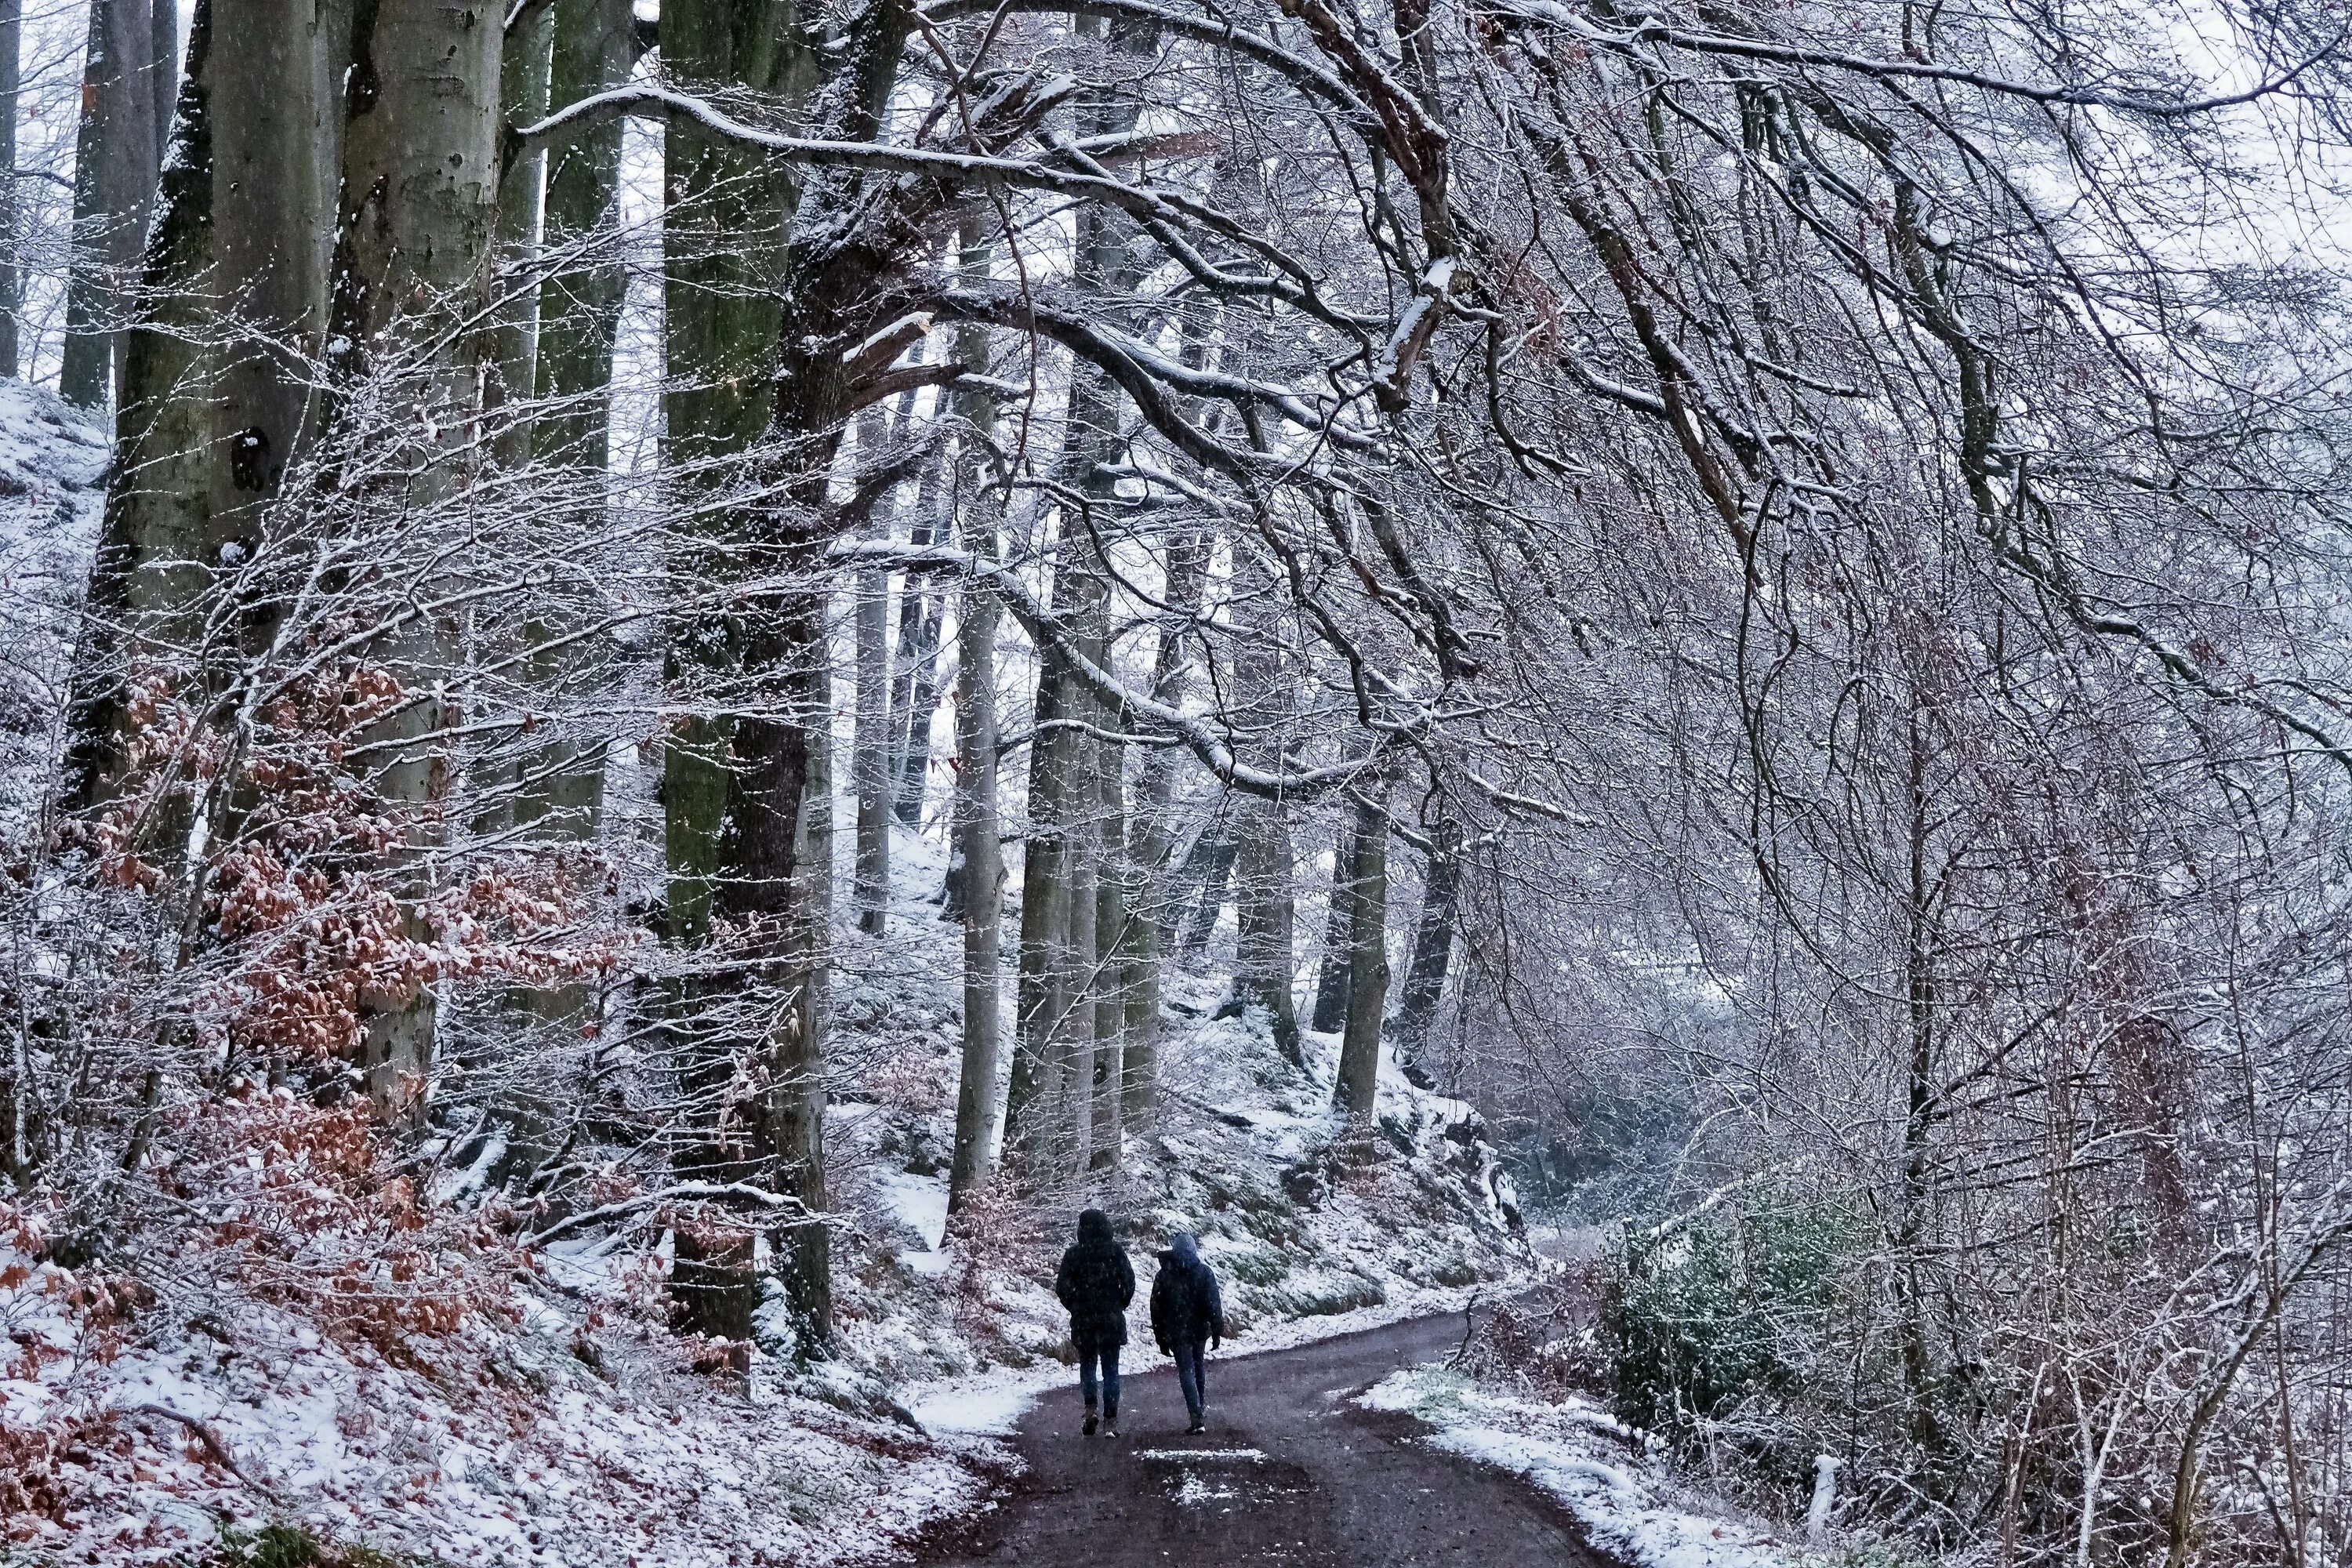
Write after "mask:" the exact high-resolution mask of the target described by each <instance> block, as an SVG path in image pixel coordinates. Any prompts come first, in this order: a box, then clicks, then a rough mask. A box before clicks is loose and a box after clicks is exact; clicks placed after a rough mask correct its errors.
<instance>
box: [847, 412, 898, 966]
mask: <svg viewBox="0 0 2352 1568" xmlns="http://www.w3.org/2000/svg"><path fill="white" fill-rule="evenodd" d="M864 427H865V428H866V429H869V430H874V431H877V432H878V431H879V429H880V427H881V421H880V420H879V419H874V418H870V417H869V418H868V419H867V420H866V424H865V426H864ZM859 446H860V452H859V457H860V458H861V460H866V461H870V460H872V454H870V453H869V452H868V451H867V450H866V444H865V443H863V442H861V443H859ZM852 593H853V595H855V598H856V622H857V625H856V659H857V712H856V720H857V727H856V755H855V759H854V763H853V766H852V768H851V787H852V788H853V789H855V790H856V794H857V878H856V889H855V893H854V895H853V896H854V898H855V900H856V909H857V929H858V930H859V931H864V932H865V933H866V935H868V936H880V935H881V934H882V933H883V931H884V930H885V929H886V927H887V925H888V923H889V910H890V823H891V820H892V812H891V795H892V788H891V786H892V784H893V783H894V782H895V781H894V780H893V778H892V776H891V771H890V741H891V731H890V574H888V573H887V572H880V571H867V572H860V573H858V574H857V575H856V582H855V584H854V585H853V588H852Z"/></svg>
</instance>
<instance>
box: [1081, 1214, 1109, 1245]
mask: <svg viewBox="0 0 2352 1568" xmlns="http://www.w3.org/2000/svg"><path fill="white" fill-rule="evenodd" d="M1110 1239H1111V1234H1110V1215H1107V1214H1105V1213H1103V1211H1102V1210H1100V1209H1087V1210H1086V1211H1085V1212H1083V1213H1081V1214H1080V1215H1078V1240H1079V1241H1080V1242H1088V1241H1108V1240H1110Z"/></svg>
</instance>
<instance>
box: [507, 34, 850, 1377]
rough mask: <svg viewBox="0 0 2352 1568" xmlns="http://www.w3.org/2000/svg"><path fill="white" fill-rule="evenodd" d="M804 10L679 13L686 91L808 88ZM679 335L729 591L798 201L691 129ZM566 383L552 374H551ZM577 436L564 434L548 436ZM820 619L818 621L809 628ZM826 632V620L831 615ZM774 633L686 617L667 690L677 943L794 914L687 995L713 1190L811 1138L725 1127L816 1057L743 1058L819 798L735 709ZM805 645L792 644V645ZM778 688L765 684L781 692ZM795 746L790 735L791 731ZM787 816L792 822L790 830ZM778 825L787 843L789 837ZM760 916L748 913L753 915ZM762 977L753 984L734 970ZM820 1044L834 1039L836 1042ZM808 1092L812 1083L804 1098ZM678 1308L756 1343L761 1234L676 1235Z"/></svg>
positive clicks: (694, 1081)
mask: <svg viewBox="0 0 2352 1568" xmlns="http://www.w3.org/2000/svg"><path fill="white" fill-rule="evenodd" d="M790 20H791V17H790V15H789V13H788V12H787V11H786V10H785V9H784V8H783V7H781V6H777V5H768V4H762V3H761V0H671V3H670V4H669V5H666V6H665V7H664V8H663V16H662V29H663V34H664V37H663V40H662V52H663V55H664V57H665V59H666V62H667V65H668V67H669V69H670V70H671V71H672V72H673V73H675V74H676V75H677V77H678V78H679V79H682V80H685V81H688V82H689V83H694V84H698V85H705V86H709V87H714V88H719V89H746V88H748V89H751V90H754V91H761V92H766V91H772V90H776V89H780V88H784V87H786V86H787V85H788V84H789V85H791V86H795V87H805V85H806V82H805V80H804V79H803V78H802V77H801V76H800V75H798V74H796V73H795V71H794V66H795V64H796V54H795V51H794V50H793V47H792V46H793V37H792V34H791V30H790V26H789V23H790ZM663 192H664V198H665V201H664V224H663V235H662V247H663V273H664V275H663V329H664V336H665V345H664V346H665V350H666V359H667V368H668V372H669V380H670V385H669V389H668V390H667V393H666V394H665V395H664V399H663V405H664V406H663V416H664V419H663V424H664V437H663V449H662V459H663V466H664V468H666V469H667V470H668V471H669V472H670V473H671V474H672V475H674V476H675V481H674V482H676V483H677V485H678V486H679V487H680V488H681V489H684V490H685V491H687V492H688V495H687V498H686V501H685V504H686V505H688V506H690V507H693V508H695V509H696V510H698V511H700V512H702V514H703V516H704V519H705V521H703V523H702V525H701V527H700V529H699V530H698V532H697V533H696V534H695V536H694V537H692V538H691V539H690V540H688V541H687V542H684V543H683V544H682V545H681V546H680V548H679V551H678V559H677V563H676V564H675V565H674V567H673V574H674V575H675V576H676V577H677V580H678V581H679V582H681V583H723V582H726V581H729V580H730V579H733V578H737V577H740V576H743V575H747V574H750V573H751V572H753V571H756V570H757V567H756V566H755V565H754V564H753V563H754V562H755V561H756V559H757V556H756V553H755V550H754V547H755V545H756V543H757V534H758V529H759V523H758V521H757V520H754V519H752V518H750V517H747V516H744V515H741V514H740V513H737V512H734V511H731V510H727V509H723V508H720V509H716V510H707V509H708V507H709V503H707V502H705V501H704V500H702V499H701V498H702V497H703V496H705V495H708V494H712V493H717V492H721V491H723V490H724V489H726V488H727V487H728V486H729V485H730V482H732V480H733V479H735V478H736V477H737V476H738V475H739V474H740V467H741V464H742V463H743V461H744V460H745V458H746V454H747V453H748V452H749V451H750V450H751V447H753V445H754V444H755V443H756V442H758V440H759V439H760V437H761V435H762V433H763V432H764V431H765V430H766V429H767V426H768V422H769V417H770V413H771V404H772V397H771V392H772V387H773V385H774V380H773V375H772V367H773V363H774V355H775V333H776V323H777V321H778V318H779V314H780V312H779V309H778V306H777V302H776V297H777V294H778V292H779V291H780V287H781V279H782V267H783V248H784V226H785V222H786V215H787V214H788V213H789V212H790V210H791V199H792V188H791V185H790V183H789V180H788V178H787V177H786V175H785V174H784V172H783V171H782V170H780V169H777V168H775V167H772V165H770V164H769V163H766V162H765V161H763V160H761V158H759V157H757V156H755V155H752V154H749V153H745V152H743V151H742V150H741V149H740V148H738V147H735V146H733V145H731V144H730V143H728V142H721V141H718V140H715V139H712V138H709V137H708V136H705V135H703V134H701V133H700V132H698V131H697V130H696V129H695V128H694V127H692V126H688V125H675V126H672V127H670V128H669V130H668V132H667V135H666V138H665V141H664V160H663ZM554 373H555V367H554V366H553V365H552V364H551V374H554ZM551 438H554V439H561V438H562V437H551ZM782 613H783V612H782V608H781V607H780V606H776V605H772V604H771V605H761V606H759V608H758V611H757V614H758V615H759V616H781V615H782ZM804 618H805V617H804ZM816 624H817V626H818V627H819V628H820V629H821V627H822V617H821V616H818V617H817V618H816ZM755 631H756V632H758V633H760V634H761V635H762V636H772V635H774V634H776V633H778V632H779V631H780V628H778V627H775V626H757V625H755V623H754V621H753V619H752V616H750V615H730V614H725V613H721V612H720V611H719V610H718V609H715V608H704V607H702V606H699V605H697V606H690V607H689V608H688V610H687V611H686V612H685V613H684V614H682V615H681V616H680V617H679V626H678V630H677V632H676V633H675V634H674V635H673V637H672V638H671V641H670V645H669V647H668V650H667V658H666V669H665V674H666V676H667V679H668V681H669V683H670V685H671V687H672V689H673V691H674V693H675V696H676V700H678V701H679V702H680V704H681V707H682V711H681V713H680V715H679V717H677V718H676V719H674V720H673V721H671V722H670V725H669V728H668V733H667V738H666V741H665V743H664V749H663V755H662V816H663V837H664V855H665V858H666V862H667V871H668V883H667V898H666V902H665V909H664V934H665V935H666V937H667V940H668V941H669V942H670V943H671V944H672V945H673V946H674V947H677V948H678V949H680V950H683V951H687V952H692V951H695V950H698V949H701V948H704V947H706V946H707V945H708V944H709V942H710V940H711V936H712V931H713V926H714V916H715V915H717V914H719V913H729V912H732V911H731V910H727V909H725V908H724V907H722V903H721V900H722V897H728V896H730V894H729V890H730V887H731V888H732V889H733V890H732V895H731V896H732V898H734V899H746V898H749V897H750V896H751V895H753V894H758V895H761V896H763V897H765V898H767V899H770V900H773V901H774V902H775V903H776V904H777V905H778V906H779V908H778V909H776V910H772V911H764V912H767V913H768V914H769V915H770V918H769V919H768V920H767V921H765V922H764V923H763V924H762V925H761V927H760V928H759V929H756V930H755V931H752V932H751V938H750V940H751V942H756V943H758V944H759V945H760V946H761V947H762V948H763V949H764V950H765V951H764V952H758V953H751V952H747V953H742V954H733V953H730V954H726V955H721V956H720V962H721V963H722V964H725V965H727V966H728V967H727V971H726V972H725V973H721V974H718V975H712V976H708V977H702V976H690V977H689V978H688V979H687V980H685V981H683V982H682V983H681V984H680V985H679V986H678V988H677V994H675V996H674V997H673V999H672V1000H673V1005H672V1008H671V1016H670V1020H669V1027H670V1030H671V1032H672V1034H673V1037H675V1039H676V1041H677V1051H678V1055H679V1058H680V1075H681V1079H682V1081H683V1082H684V1083H685V1085H686V1088H687V1089H688V1095H689V1097H690V1098H691V1099H692V1100H693V1101H694V1105H693V1117H694V1123H695V1125H694V1127H693V1129H692V1131H691V1133H690V1142H689V1143H688V1147H687V1148H686V1149H684V1150H683V1151H682V1152H681V1153H680V1155H679V1164H680V1166H681V1168H682V1169H685V1170H687V1171H689V1172H692V1173H695V1174H697V1175H701V1176H706V1177H709V1178H711V1179H716V1180H734V1179H738V1178H740V1177H744V1176H751V1177H757V1176H759V1175H760V1174H761V1173H762V1166H763V1165H764V1164H765V1163H767V1162H766V1161H765V1160H763V1159H762V1155H763V1154H766V1155H769V1156H773V1155H774V1154H775V1150H776V1140H777V1138H778V1136H779V1135H780V1134H781V1133H782V1132H784V1131H787V1128H788V1124H789V1126H790V1127H792V1128H797V1127H798V1126H800V1125H801V1122H800V1120H799V1118H798V1117H797V1116H795V1115H793V1113H792V1112H791V1110H790V1109H789V1108H788V1106H787V1104H786V1103H785V1100H786V1098H787V1097H788V1094H789V1089H788V1088H787V1087H786V1086H785V1085H783V1084H782V1083H779V1084H777V1085H775V1086H772V1089H771V1090H770V1093H771V1094H772V1097H773V1098H772V1099H771V1100H770V1102H769V1103H768V1105H767V1106H766V1108H765V1109H766V1114H765V1115H764V1116H763V1117H762V1118H761V1135H762V1137H761V1142H762V1143H763V1144H764V1145H765V1148H764V1149H761V1148H745V1147H741V1146H739V1144H738V1143H737V1142H734V1141H732V1140H730V1138H729V1137H728V1135H727V1133H726V1131H725V1129H726V1128H727V1126H728V1124H729V1122H730V1119H731V1116H732V1108H731V1107H730V1106H729V1105H727V1104H725V1103H724V1102H723V1097H724V1095H726V1094H727V1093H728V1092H730V1086H731V1085H732V1084H734V1082H735V1081H736V1078H737V1066H738V1062H739V1058H740V1057H741V1056H743V1055H746V1054H748V1055H751V1056H752V1057H753V1058H756V1059H757V1060H759V1061H760V1062H761V1064H762V1065H763V1066H772V1067H774V1068H777V1069H779V1070H780V1071H781V1070H782V1066H783V1058H788V1057H791V1056H793V1055H794V1054H796V1053H798V1052H801V1051H803V1050H804V1047H805V1046H806V1044H807V1041H806V1040H805V1039H803V1038H801V1037H799V1033H800V1031H799V1025H798V1022H797V1020H796V1019H794V1020H792V1021H783V1022H775V1023H772V1024H771V1025H770V1026H769V1028H768V1031H767V1035H766V1037H763V1038H760V1039H756V1040H753V1041H751V1042H750V1043H748V1044H747V1043H746V1042H745V1041H744V1040H743V1038H742V1035H743V1034H745V1033H747V1032H748V1031H749V1029H750V1026H751V1018H750V1017H746V1016H742V1015H744V1014H746V1013H748V1014H750V1015H751V1016H768V1015H770V1014H777V1013H781V1012H782V1010H783V1004H782V999H781V998H780V997H779V996H777V995H776V993H778V992H780V991H782V989H784V988H786V987H787V986H789V984H791V982H790V979H789V977H787V976H783V975H782V973H781V971H782V966H783V965H785V964H788V963H791V962H792V961H793V958H794V957H795V956H797V954H796V953H795V952H794V950H793V941H794V939H793V936H792V934H791V932H790V930H789V928H790V926H791V925H792V923H793V919H792V917H793V914H794V911H793V910H792V909H791V908H790V905H791V902H792V900H791V896H790V878H791V875H792V870H793V866H794V864H795V863H796V857H795V853H794V852H795V850H796V848H797V847H798V846H797V844H796V842H795V836H796V828H795V826H794V825H795V824H797V823H798V822H799V820H800V816H801V801H802V792H803V788H804V787H805V784H806V777H805V772H806V764H807V755H806V744H805V741H806V737H805V732H804V731H801V730H800V729H799V728H798V727H797V726H790V725H787V726H782V727H779V726H773V725H771V726H770V727H769V729H770V732H769V733H767V734H765V735H760V736H755V735H750V734H745V733H744V731H747V730H749V729H751V726H750V725H748V724H747V723H745V722H743V721H739V720H737V719H736V718H734V717H731V716H730V713H729V711H728V710H737V709H741V708H744V707H748V706H750V705H751V697H752V695H753V689H754V687H753V683H757V682H760V681H761V671H760V668H759V666H758V663H757V660H758V658H759V657H760V656H761V653H762V651H764V650H763V649H762V648H761V647H757V646H755V644H754V633H755ZM787 641H788V639H787ZM774 679H775V678H774V676H773V675H772V674H771V675H770V676H769V677H768V680H769V682H773V680H774ZM757 696H758V699H759V700H760V701H761V702H765V703H782V702H785V701H787V700H789V697H788V695H787V694H786V693H784V692H779V691H777V690H775V689H773V686H772V684H762V685H760V686H759V687H758V689H757ZM780 728H781V729H782V731H785V732H784V733H782V734H778V733H776V732H775V731H777V730H778V729H780ZM739 741H740V742H758V744H757V745H756V746H755V745H753V744H749V743H747V744H746V745H745V747H744V751H745V752H750V751H752V750H754V749H757V750H761V751H763V752H765V753H766V754H765V755H764V756H762V757H761V759H760V761H761V763H762V764H763V767H762V775H761V777H759V778H757V779H756V780H755V779H752V778H751V777H750V775H749V773H748V770H749V769H750V768H751V766H752V758H751V756H750V755H746V754H739V752H738V742H739ZM739 784H748V785H749V786H750V787H751V789H752V790H754V791H755V792H756V800H755V802H754V804H756V805H759V806H760V807H761V808H763V809H764V810H765V811H767V812H768V813H769V814H770V816H771V820H769V821H767V822H764V823H762V824H761V825H759V826H761V828H762V829H763V831H762V833H761V836H760V837H759V839H758V841H757V847H764V848H765V849H766V851H767V853H766V854H765V855H764V857H763V860H764V862H765V864H764V865H762V866H761V868H760V869H761V870H763V871H764V872H765V873H766V880H764V881H763V882H762V884H761V886H759V887H757V888H754V887H751V886H749V885H747V884H743V883H742V881H741V871H740V869H739V867H740V864H741V858H742V857H743V855H744V853H745V852H746V851H747V850H748V849H750V848H751V847H754V846H752V845H744V844H734V843H730V841H729V837H728V832H729V829H730V826H744V825H740V824H736V823H734V822H733V820H732V817H731V815H730V813H731V809H732V807H733V805H734V804H735V800H736V797H737V795H738V790H739ZM777 813H781V814H782V815H781V816H780V817H777V816H775V815H774V814H777ZM779 823H781V825H782V826H781V828H780V827H779V826H778V824H779ZM761 912H763V911H759V910H750V909H747V910H744V911H743V913H744V914H745V915H746V916H747V917H749V916H754V915H757V914H759V913H761ZM755 958H756V959H758V960H760V961H761V963H760V972H759V974H758V977H757V983H756V984H754V982H753V979H752V978H751V976H749V975H747V974H746V973H743V971H741V970H740V969H737V968H735V967H733V965H734V963H737V962H739V961H740V962H742V963H750V962H752V961H753V960H754V959H755ZM739 989H743V990H751V991H753V992H755V993H756V992H764V993H766V994H767V1000H766V1001H765V1002H764V1003H762V1002H760V1001H758V1000H755V999H739V998H738V997H737V996H736V995H735V994H734V993H735V992H736V991H737V990H739ZM820 1043H821V1042H820ZM793 1087H798V1086H793ZM670 1289H671V1291H672V1293H673V1295H674V1297H675V1298H676V1300H677V1302H678V1305H679V1308H680V1310H681V1314H682V1316H683V1317H684V1319H685V1321H686V1322H687V1324H688V1326H690V1327H692V1328H694V1329H697V1330H698V1331H701V1332H703V1333H706V1334H709V1335H712V1336H714V1337H717V1338H721V1339H742V1338H745V1337H747V1336H748V1335H749V1334H750V1332H751V1326H752V1324H751V1319H752V1312H753V1310H754V1309H755V1308H756V1307H757V1305H758V1303H759V1297H760V1281H759V1279H758V1276H757V1275H756V1273H755V1272H754V1271H753V1268H752V1258H751V1245H750V1240H749V1238H748V1237H737V1238H734V1239H732V1240H730V1241H723V1242H721V1243H720V1244H719V1245H717V1246H705V1245H704V1243H703V1239H702V1238H700V1237H695V1236H693V1235H691V1234H689V1233H687V1232H681V1233H680V1234H679V1236H678V1243H677V1264H676V1267H675V1268H673V1269H672V1271H671V1279H670Z"/></svg>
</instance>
